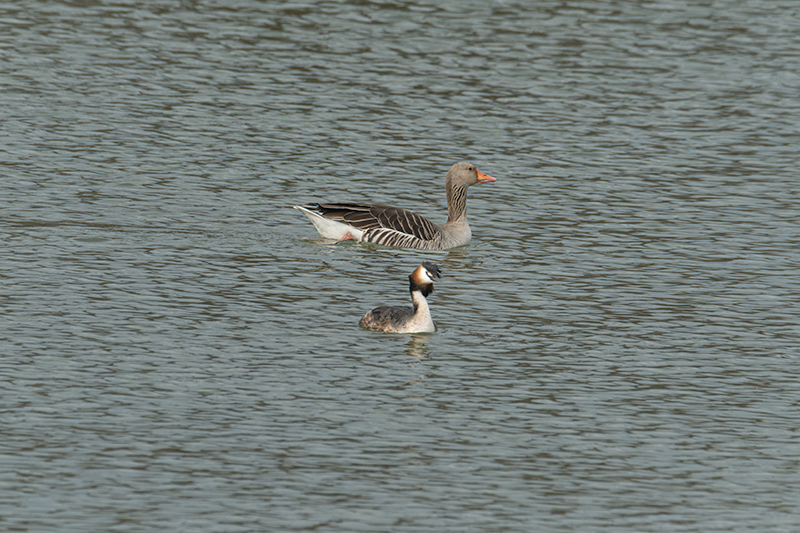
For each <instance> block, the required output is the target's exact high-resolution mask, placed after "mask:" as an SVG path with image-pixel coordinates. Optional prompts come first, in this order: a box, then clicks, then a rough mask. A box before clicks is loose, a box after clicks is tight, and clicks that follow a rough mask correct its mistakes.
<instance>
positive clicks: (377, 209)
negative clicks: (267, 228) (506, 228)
mask: <svg viewBox="0 0 800 533" xmlns="http://www.w3.org/2000/svg"><path fill="white" fill-rule="evenodd" d="M492 181H497V180H496V179H494V178H493V177H491V176H489V175H488V174H484V173H483V172H481V171H480V170H478V169H477V168H476V167H475V165H473V164H472V163H456V164H455V165H453V166H452V167H450V171H449V172H448V173H447V179H446V180H445V187H446V188H447V222H446V223H445V224H444V225H443V226H440V225H438V224H434V223H433V222H431V221H430V220H428V219H427V218H425V217H422V216H420V215H418V214H416V213H412V212H411V211H407V210H405V209H401V208H399V207H390V206H388V205H383V204H372V205H370V204H359V203H355V202H343V203H336V202H332V203H321V204H309V205H296V206H294V208H295V209H298V210H300V211H302V212H303V213H305V215H306V216H307V217H308V218H309V220H311V222H312V223H313V224H314V227H316V228H317V231H318V232H319V234H320V235H322V236H323V237H326V238H328V239H337V240H339V241H347V240H354V241H359V242H374V243H377V244H382V245H384V246H395V247H400V248H417V249H420V250H447V249H448V248H455V247H457V246H463V245H465V244H467V243H468V242H469V241H470V239H471V238H472V232H471V231H470V229H469V224H468V223H467V188H468V187H469V186H471V185H475V184H476V183H489V182H492Z"/></svg>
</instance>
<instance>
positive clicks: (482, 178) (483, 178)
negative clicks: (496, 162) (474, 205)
mask: <svg viewBox="0 0 800 533" xmlns="http://www.w3.org/2000/svg"><path fill="white" fill-rule="evenodd" d="M476 170H477V169H476ZM492 181H497V180H496V179H494V178H493V177H491V176H490V175H489V174H484V173H483V172H481V171H480V170H478V183H489V182H492Z"/></svg>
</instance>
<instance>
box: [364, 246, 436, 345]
mask: <svg viewBox="0 0 800 533" xmlns="http://www.w3.org/2000/svg"><path fill="white" fill-rule="evenodd" d="M441 272H442V271H441V270H440V269H439V267H438V266H436V265H435V264H434V263H429V262H427V261H426V262H424V263H422V264H421V265H420V266H418V267H417V268H416V270H414V272H412V273H411V275H410V276H408V282H409V291H411V302H412V303H413V307H402V306H396V307H377V308H375V309H373V310H372V311H370V312H368V313H367V314H366V315H364V316H363V317H362V318H361V322H359V323H358V324H359V325H360V326H361V327H362V328H367V329H371V330H373V331H385V332H387V333H430V332H434V331H436V324H434V323H433V319H432V318H431V311H430V309H429V308H428V301H427V300H426V299H425V297H426V296H428V295H429V294H430V293H432V292H433V282H434V281H440V280H441V279H442V278H441Z"/></svg>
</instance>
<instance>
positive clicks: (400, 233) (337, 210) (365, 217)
mask: <svg viewBox="0 0 800 533" xmlns="http://www.w3.org/2000/svg"><path fill="white" fill-rule="evenodd" d="M310 208H311V209H313V210H314V211H316V212H318V213H319V214H321V215H322V216H324V217H325V218H330V219H332V220H338V221H339V222H344V223H345V224H350V225H351V226H353V227H354V228H357V229H360V230H362V231H364V232H376V233H379V234H381V235H387V234H396V235H397V237H398V238H402V237H411V238H416V239H420V240H423V241H428V240H430V239H432V238H433V237H434V236H435V235H436V233H437V232H438V231H439V228H438V226H436V224H434V223H433V222H431V221H430V220H428V219H427V218H425V217H423V216H420V215H418V214H416V213H413V212H411V211H408V210H407V209H401V208H399V207H392V206H389V205H384V204H359V203H352V202H342V203H324V204H314V205H313V206H310ZM387 236H388V235H387Z"/></svg>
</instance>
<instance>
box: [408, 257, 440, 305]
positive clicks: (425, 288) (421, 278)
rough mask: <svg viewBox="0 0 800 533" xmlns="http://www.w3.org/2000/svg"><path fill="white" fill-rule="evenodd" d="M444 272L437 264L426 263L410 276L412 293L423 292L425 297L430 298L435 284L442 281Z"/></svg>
mask: <svg viewBox="0 0 800 533" xmlns="http://www.w3.org/2000/svg"><path fill="white" fill-rule="evenodd" d="M441 274H442V271H441V269H440V268H439V267H438V266H437V265H436V264H435V263H431V262H429V261H425V262H424V263H422V264H421V265H420V266H418V267H417V269H416V270H414V272H412V273H411V275H410V276H408V281H409V283H410V288H411V291H412V292H413V291H421V292H422V295H423V296H428V295H429V294H430V293H432V292H433V282H434V281H441V279H442V275H441Z"/></svg>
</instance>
